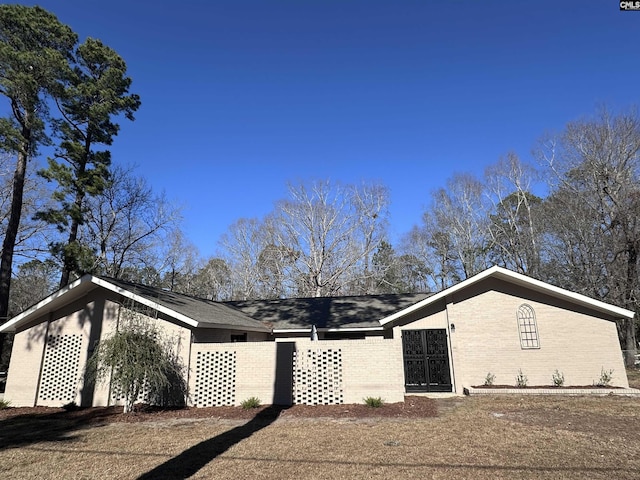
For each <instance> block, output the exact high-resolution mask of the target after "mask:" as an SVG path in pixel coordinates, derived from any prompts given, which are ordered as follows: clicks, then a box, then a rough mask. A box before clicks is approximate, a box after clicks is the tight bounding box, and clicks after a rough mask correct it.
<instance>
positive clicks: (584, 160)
mask: <svg viewBox="0 0 640 480" xmlns="http://www.w3.org/2000/svg"><path fill="white" fill-rule="evenodd" d="M539 155H540V157H541V159H542V160H543V161H545V162H546V164H547V166H548V167H549V170H550V172H552V173H553V174H554V175H553V177H551V176H550V178H553V179H554V182H553V183H552V184H551V189H552V191H551V195H550V197H549V198H548V200H547V205H546V207H547V209H548V211H549V213H548V214H547V215H546V217H547V219H548V229H547V234H548V236H549V238H550V242H549V245H550V247H551V248H550V249H549V251H548V252H547V253H546V255H548V256H549V257H550V258H554V257H555V258H556V259H558V263H557V264H555V265H554V264H551V265H550V267H549V273H548V275H549V276H555V278H557V280H558V282H559V283H560V284H562V285H563V286H565V287H567V288H571V289H573V290H576V291H579V292H583V293H586V294H588V295H591V296H596V297H597V298H600V299H602V300H606V301H609V302H611V303H614V304H617V305H620V306H623V307H626V308H629V309H631V310H635V311H636V312H638V313H640V296H639V295H640V281H639V278H638V275H639V274H640V266H639V252H640V186H639V185H640V119H639V118H638V115H637V112H635V111H634V112H631V113H625V114H620V115H617V116H612V115H610V114H609V112H607V111H606V110H603V111H601V112H600V114H599V116H598V118H596V119H588V120H582V121H577V122H573V123H570V124H568V125H567V127H566V129H565V130H564V132H563V133H562V134H561V135H559V136H557V137H555V138H552V139H551V140H548V141H546V142H545V143H544V144H543V148H542V149H541V150H540V152H539ZM554 266H555V267H556V268H553V267H554ZM557 267H560V268H557ZM618 326H619V334H620V338H621V341H622V344H623V348H624V349H625V350H627V351H629V352H630V356H629V357H628V358H631V355H632V354H633V353H634V352H635V351H636V332H635V325H634V322H633V321H623V320H620V321H619V323H618Z"/></svg>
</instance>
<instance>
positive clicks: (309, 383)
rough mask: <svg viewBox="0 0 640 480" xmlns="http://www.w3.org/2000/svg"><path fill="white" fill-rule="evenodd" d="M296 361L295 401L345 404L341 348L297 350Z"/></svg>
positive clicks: (298, 402)
mask: <svg viewBox="0 0 640 480" xmlns="http://www.w3.org/2000/svg"><path fill="white" fill-rule="evenodd" d="M293 363H294V372H293V403H296V404H303V405H336V404H340V403H344V394H343V387H342V351H341V350H340V349H339V348H338V349H320V348H313V349H311V348H310V349H305V350H298V351H297V352H295V354H294V357H293Z"/></svg>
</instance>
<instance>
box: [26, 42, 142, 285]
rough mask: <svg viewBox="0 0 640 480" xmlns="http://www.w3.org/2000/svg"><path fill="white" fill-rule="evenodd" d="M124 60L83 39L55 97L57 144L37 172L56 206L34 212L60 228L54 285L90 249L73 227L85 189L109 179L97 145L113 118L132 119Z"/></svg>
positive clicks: (133, 104) (136, 101) (81, 265)
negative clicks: (46, 182)
mask: <svg viewBox="0 0 640 480" xmlns="http://www.w3.org/2000/svg"><path fill="white" fill-rule="evenodd" d="M126 71H127V66H126V64H125V62H124V60H123V59H122V58H121V57H120V56H119V55H118V54H117V53H116V52H115V51H114V50H112V49H111V48H109V47H108V46H106V45H104V44H102V42H100V41H99V40H94V39H92V38H89V39H87V40H86V41H85V42H84V43H83V44H82V45H80V46H79V47H78V49H77V51H76V57H75V66H74V69H73V72H72V75H71V76H70V77H69V80H68V81H67V83H66V85H65V87H66V88H65V89H64V91H63V94H62V96H61V98H60V100H59V101H58V102H57V103H58V107H59V110H60V113H61V115H62V118H61V119H59V120H56V121H55V122H54V127H55V131H56V134H57V136H58V137H59V138H60V144H59V146H58V148H57V149H56V153H55V156H54V158H49V159H48V168H47V169H45V170H41V171H40V172H39V173H40V175H42V176H43V177H44V178H46V179H47V180H49V181H55V182H56V183H57V184H58V188H57V189H56V190H55V191H54V193H53V197H54V200H56V201H57V202H58V208H51V209H49V210H47V211H43V212H39V213H38V215H37V216H38V217H39V218H42V219H44V220H46V221H48V222H49V223H52V224H54V225H56V226H57V227H58V229H59V230H60V231H61V232H64V233H66V235H67V237H66V240H65V241H64V242H57V243H54V244H52V245H51V248H52V253H53V254H54V255H55V256H57V257H58V258H60V259H61V262H62V275H61V278H60V287H64V286H65V285H67V284H68V283H69V279H70V276H71V275H72V274H73V273H82V272H83V271H86V270H87V268H88V267H89V265H90V264H89V260H90V259H91V256H92V252H91V250H90V249H89V247H88V246H86V245H83V244H81V243H80V241H79V239H78V229H79V227H80V225H81V224H82V223H83V221H84V217H85V210H86V205H85V204H86V202H85V199H86V197H87V196H88V195H91V196H93V195H99V194H100V193H101V192H102V191H103V190H104V188H105V187H106V186H107V184H108V182H109V166H110V165H111V153H110V152H109V150H107V149H101V150H98V149H97V148H96V147H97V146H99V145H102V146H109V145H111V144H112V142H113V137H114V136H116V135H117V134H118V130H119V125H118V123H116V121H115V119H116V118H117V117H118V116H121V115H123V116H124V117H125V118H127V119H129V120H133V113H134V112H135V111H136V110H137V109H138V108H139V106H140V98H139V96H138V95H136V94H130V93H129V87H130V85H131V79H130V78H129V77H127V76H126Z"/></svg>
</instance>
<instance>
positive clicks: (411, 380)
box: [402, 328, 452, 392]
mask: <svg viewBox="0 0 640 480" xmlns="http://www.w3.org/2000/svg"><path fill="white" fill-rule="evenodd" d="M402 350H403V356H404V380H405V382H404V383H405V388H406V390H407V392H451V391H452V384H451V375H450V374H449V349H448V348H447V331H446V330H445V329H444V328H438V329H429V330H403V332H402Z"/></svg>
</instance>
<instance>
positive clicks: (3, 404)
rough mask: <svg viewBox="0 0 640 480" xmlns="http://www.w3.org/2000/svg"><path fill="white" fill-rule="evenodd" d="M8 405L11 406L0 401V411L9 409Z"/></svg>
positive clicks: (8, 402) (4, 401) (5, 401)
mask: <svg viewBox="0 0 640 480" xmlns="http://www.w3.org/2000/svg"><path fill="white" fill-rule="evenodd" d="M10 405H11V402H10V401H9V400H0V410H4V409H5V408H9V406H10Z"/></svg>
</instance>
